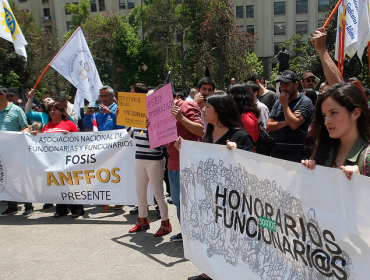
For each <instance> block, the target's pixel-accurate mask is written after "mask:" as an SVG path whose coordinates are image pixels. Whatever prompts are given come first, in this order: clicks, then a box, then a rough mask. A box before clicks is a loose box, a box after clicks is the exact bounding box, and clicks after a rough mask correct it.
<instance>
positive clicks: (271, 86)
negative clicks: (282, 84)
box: [266, 84, 276, 93]
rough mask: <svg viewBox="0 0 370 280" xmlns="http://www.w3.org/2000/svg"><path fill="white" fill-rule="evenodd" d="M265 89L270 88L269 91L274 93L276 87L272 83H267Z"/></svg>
mask: <svg viewBox="0 0 370 280" xmlns="http://www.w3.org/2000/svg"><path fill="white" fill-rule="evenodd" d="M266 89H268V90H271V91H273V92H275V93H276V88H275V87H274V86H273V85H272V84H268V85H267V86H266Z"/></svg>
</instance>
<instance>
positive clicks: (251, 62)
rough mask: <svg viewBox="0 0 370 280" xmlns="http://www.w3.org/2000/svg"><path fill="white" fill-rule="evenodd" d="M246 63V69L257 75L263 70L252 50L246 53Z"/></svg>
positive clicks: (260, 62)
mask: <svg viewBox="0 0 370 280" xmlns="http://www.w3.org/2000/svg"><path fill="white" fill-rule="evenodd" d="M247 65H248V69H249V70H250V71H251V72H253V73H256V74H258V76H260V75H261V74H262V72H263V65H262V61H258V57H257V55H256V54H255V53H254V52H251V53H249V54H248V55H247Z"/></svg>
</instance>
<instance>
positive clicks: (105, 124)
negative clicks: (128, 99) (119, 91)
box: [83, 86, 125, 131]
mask: <svg viewBox="0 0 370 280" xmlns="http://www.w3.org/2000/svg"><path fill="white" fill-rule="evenodd" d="M100 100H101V102H102V103H103V104H99V113H93V112H92V111H91V109H89V108H88V109H87V112H86V114H85V118H84V120H83V125H84V128H85V129H90V130H92V129H93V123H92V115H93V114H95V118H96V122H97V125H98V130H99V131H106V130H115V129H121V128H125V127H124V126H121V125H117V116H116V113H117V107H118V106H117V103H116V102H114V91H113V89H112V88H111V87H110V86H103V87H102V88H101V89H100Z"/></svg>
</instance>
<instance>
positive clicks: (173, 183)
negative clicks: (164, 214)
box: [168, 170, 180, 222]
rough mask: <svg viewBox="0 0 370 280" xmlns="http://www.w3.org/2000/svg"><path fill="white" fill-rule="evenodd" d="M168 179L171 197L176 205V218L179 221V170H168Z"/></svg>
mask: <svg viewBox="0 0 370 280" xmlns="http://www.w3.org/2000/svg"><path fill="white" fill-rule="evenodd" d="M168 178H169V180H170V189H171V198H172V202H173V204H175V205H176V210H177V218H178V219H179V222H180V170H168Z"/></svg>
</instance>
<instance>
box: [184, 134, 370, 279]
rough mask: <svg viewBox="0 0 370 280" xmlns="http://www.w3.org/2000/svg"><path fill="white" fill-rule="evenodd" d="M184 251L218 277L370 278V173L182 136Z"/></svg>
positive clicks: (202, 267) (198, 264)
mask: <svg viewBox="0 0 370 280" xmlns="http://www.w3.org/2000/svg"><path fill="white" fill-rule="evenodd" d="M180 167H181V229H182V233H183V240H184V252H185V257H186V258H188V259H190V260H191V261H192V262H193V263H194V264H195V265H196V266H197V267H198V268H199V269H200V270H201V271H203V272H204V273H206V274H207V275H209V276H210V277H212V278H213V279H229V278H230V276H232V279H249V280H253V279H274V280H275V279H317V280H319V279H356V280H358V279H369V275H370V266H369V259H370V247H369V245H370V215H369V210H368V209H369V208H368V205H369V197H370V187H369V183H370V179H369V178H368V177H365V176H361V175H353V177H352V180H351V181H349V180H347V179H346V177H345V175H344V174H343V172H342V171H340V170H337V169H333V168H325V167H320V166H317V167H316V169H315V170H313V171H312V170H307V169H306V168H305V167H303V166H301V165H300V164H297V163H292V162H288V161H283V160H278V159H274V158H269V157H265V156H261V155H258V154H254V153H250V152H246V151H242V150H232V151H229V150H227V149H226V147H225V146H219V145H215V144H205V143H197V142H189V141H182V144H181V151H180Z"/></svg>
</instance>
